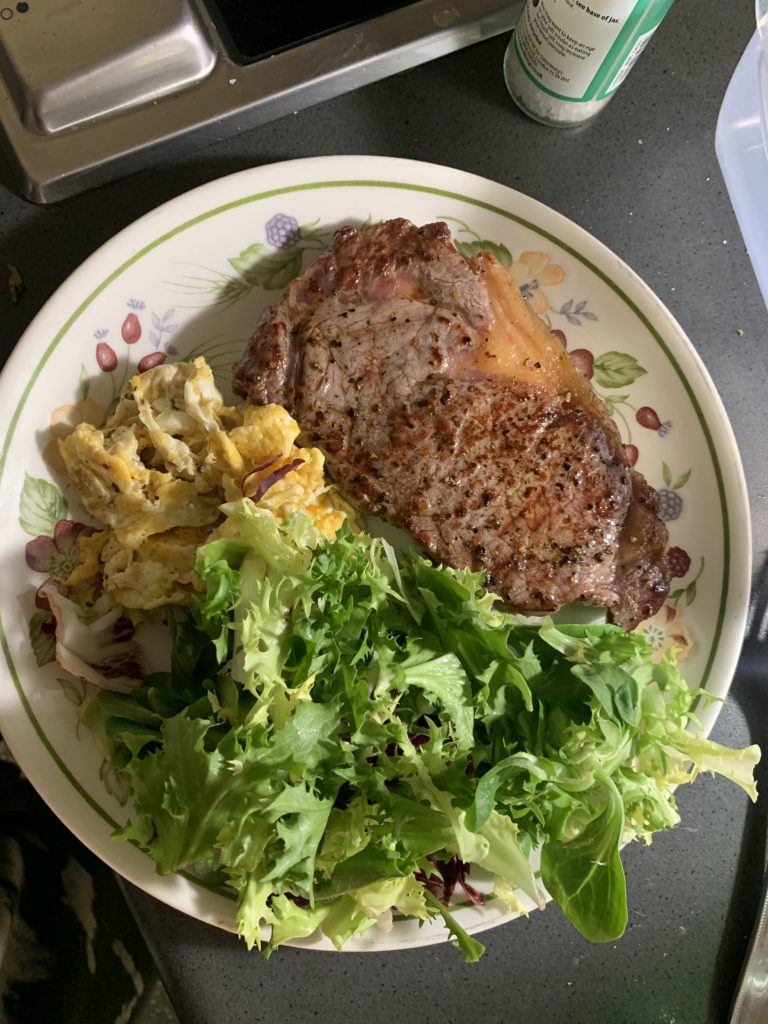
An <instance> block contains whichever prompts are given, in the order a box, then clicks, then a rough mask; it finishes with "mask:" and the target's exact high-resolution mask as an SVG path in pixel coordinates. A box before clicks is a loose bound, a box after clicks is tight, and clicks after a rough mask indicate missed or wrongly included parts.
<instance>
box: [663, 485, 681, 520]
mask: <svg viewBox="0 0 768 1024" xmlns="http://www.w3.org/2000/svg"><path fill="white" fill-rule="evenodd" d="M658 495H659V506H660V514H661V518H662V519H663V520H664V522H665V523H671V522H672V520H673V519H679V518H680V513H681V512H682V511H683V499H682V498H681V497H680V495H679V494H678V493H677V491H670V490H669V488H667V487H662V488H661V489H660V490H659V492H658Z"/></svg>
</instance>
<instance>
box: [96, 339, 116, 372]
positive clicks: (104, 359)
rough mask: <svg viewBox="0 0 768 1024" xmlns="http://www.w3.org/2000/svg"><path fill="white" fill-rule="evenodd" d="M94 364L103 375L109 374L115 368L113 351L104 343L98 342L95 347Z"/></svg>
mask: <svg viewBox="0 0 768 1024" xmlns="http://www.w3.org/2000/svg"><path fill="white" fill-rule="evenodd" d="M96 362H97V363H98V364H99V369H100V370H103V371H104V373H111V372H112V371H113V370H114V368H115V367H116V366H117V356H116V355H115V350H114V349H113V348H112V346H111V345H108V344H107V343H106V341H100V342H99V343H98V345H97V346H96Z"/></svg>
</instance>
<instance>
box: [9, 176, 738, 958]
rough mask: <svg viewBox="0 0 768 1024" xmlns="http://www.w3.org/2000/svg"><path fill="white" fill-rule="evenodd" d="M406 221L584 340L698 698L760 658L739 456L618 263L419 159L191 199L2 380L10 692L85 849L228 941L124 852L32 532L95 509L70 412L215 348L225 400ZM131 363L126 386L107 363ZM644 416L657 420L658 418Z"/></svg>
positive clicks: (368, 945) (29, 342)
mask: <svg viewBox="0 0 768 1024" xmlns="http://www.w3.org/2000/svg"><path fill="white" fill-rule="evenodd" d="M395 216H405V217H408V218H410V219H411V220H413V221H415V222H417V223H427V222H428V221H431V220H436V219H445V220H447V221H448V223H449V224H450V226H451V227H452V229H453V231H454V237H455V238H456V239H457V241H459V242H468V243H471V242H473V241H478V240H487V241H490V242H493V243H495V244H496V245H498V246H504V247H505V248H504V249H503V250H502V256H504V257H505V258H507V260H508V262H511V263H512V271H513V273H514V275H515V276H516V278H517V279H518V282H519V283H520V284H521V286H522V288H523V290H524V292H526V293H527V295H528V296H529V298H530V301H531V302H533V303H534V308H535V309H536V310H537V312H539V313H540V314H541V315H543V316H544V318H545V319H546V320H547V321H548V322H549V323H550V325H551V326H552V328H553V329H556V330H560V331H562V332H563V333H564V334H565V336H566V338H567V345H568V348H569V349H570V350H577V349H581V350H582V358H588V357H586V356H583V350H586V351H588V352H589V353H591V355H592V356H594V357H595V364H594V366H595V371H596V372H595V377H594V378H593V383H594V384H595V385H596V387H597V390H598V392H599V393H600V394H601V395H603V396H604V397H606V398H608V399H609V401H612V403H613V406H614V408H615V411H616V416H617V419H618V422H619V426H620V428H621V430H622V433H623V435H624V440H625V442H626V443H630V444H633V445H635V446H636V449H637V451H638V453H639V460H638V467H639V468H640V470H641V471H642V472H643V473H644V474H645V475H646V476H647V478H648V479H649V480H650V482H651V483H652V484H653V485H654V486H655V487H657V488H662V489H664V490H665V491H666V494H665V495H664V502H665V506H666V508H667V511H668V513H669V514H670V515H671V516H672V517H673V518H671V519H670V521H669V528H670V534H671V543H672V545H673V546H675V547H676V548H678V549H679V552H678V554H677V560H678V567H679V570H680V571H683V570H685V571H684V575H683V576H682V577H680V578H678V579H676V580H674V581H673V582H674V585H673V591H672V595H673V600H672V601H670V602H668V603H667V605H665V607H664V609H663V610H662V613H660V614H659V615H657V616H656V617H655V619H654V620H652V622H651V623H650V624H648V625H647V627H646V628H647V629H649V630H651V631H652V632H653V635H654V637H655V638H656V639H657V641H658V642H659V643H660V644H665V643H669V642H671V639H672V638H673V637H675V638H676V640H677V642H678V643H682V644H683V645H684V646H685V647H686V654H687V658H686V660H685V662H684V664H683V670H684V672H685V675H686V678H687V680H688V681H689V683H690V684H691V686H700V685H701V686H704V687H706V689H707V690H708V691H709V692H710V693H713V694H716V695H717V696H719V697H723V696H725V694H726V692H727V689H728V686H729V684H730V679H731V676H732V673H733V670H734V668H735V664H736V659H737V657H738V653H739V648H740V644H741V639H742V635H743V629H744V621H745V615H746V604H747V597H748V590H749V573H750V565H751V559H750V541H749V517H748V505H747V497H746V489H745V486H744V479H743V474H742V469H741V463H740V460H739V455H738V451H737V448H736V444H735V442H734V439H733V435H732V432H731V429H730V426H729V424H728V421H727V418H726V415H725V412H724V410H723V407H722V405H721V403H720V400H719V398H718V396H717V393H716V392H715V389H714V387H713V384H712V381H711V380H710V378H709V376H708V374H707V372H706V370H705V369H704V366H703V365H702V363H701V361H700V360H699V358H698V356H697V355H696V352H695V351H694V348H693V346H692V345H691V343H690V342H689V341H688V339H687V338H686V336H685V335H684V333H683V331H682V330H681V328H680V327H679V325H678V324H677V323H676V322H675V320H674V319H673V318H672V316H671V315H670V314H669V312H668V311H667V310H666V309H665V308H664V306H663V305H662V303H661V302H660V301H659V299H658V298H656V296H655V295H654V294H653V293H652V292H651V291H650V289H649V288H648V287H647V286H646V285H645V284H644V283H643V282H642V281H641V280H640V279H639V278H638V277H637V276H636V275H635V274H634V273H633V272H632V271H631V270H630V269H629V268H628V267H627V266H626V265H625V264H624V263H622V262H621V260H619V259H618V257H616V256H615V255H614V254H613V253H611V252H610V250H608V249H607V248H606V247H605V246H603V245H602V244H601V243H599V242H597V241H596V240H595V239H594V238H592V237H591V236H590V235H589V234H587V233H586V232H585V231H583V230H582V229H581V228H579V227H577V226H576V225H575V224H573V223H571V222H570V221H568V220H566V219H565V218H564V217H562V216H560V215H559V214H558V213H555V212H554V211H552V210H550V209H548V208H547V207H545V206H542V205H541V204H540V203H537V202H535V201H534V200H532V199H529V198H527V197H526V196H524V195H521V194H520V193H518V192H514V191H512V190H511V189H509V188H506V187H505V186H503V185H499V184H495V183H494V182H491V181H486V180H485V179H484V178H480V177H477V176H475V175H471V174H466V173H464V172H461V171H457V170H453V169H450V168H446V167H439V166H434V165H430V164H423V163H415V162H412V161H407V160H396V159H385V158H380V157H322V158H317V159H309V160H296V161H291V162H287V163H283V164H273V165H271V166H267V167H259V168H254V169H253V170H248V171H244V172H242V173H240V174H235V175H232V176H231V177H228V178H224V179H222V180H219V181H214V182H211V183H210V184H208V185H204V186H202V187H201V188H198V189H195V190H194V191H192V192H189V193H187V194H186V195H182V196H179V197H178V198H177V199H174V200H172V201H171V202H169V203H167V204H166V205H165V206H162V207H160V208H159V209H158V210H155V211H154V212H152V213H149V214H147V215H146V216H145V217H142V218H141V220H139V221H137V222H136V223H135V224H133V225H132V226H131V227H128V228H126V229H125V230H124V231H122V232H121V233H120V234H119V235H117V236H116V237H115V238H113V239H112V240H111V241H110V242H108V243H107V244H106V245H104V246H103V247H102V248H101V249H100V250H99V251H98V252H96V253H95V254H94V255H93V256H91V258H90V259H88V260H87V261H86V262H85V263H84V264H83V265H82V266H81V267H80V269H79V270H77V271H76V272H75V273H74V274H72V276H71V277H70V278H69V280H68V281H66V282H65V284H64V285H62V287H61V288H60V289H59V290H58V291H57V292H56V294H55V295H54V296H53V298H52V299H51V300H50V301H49V302H48V303H47V304H46V306H45V307H44V309H43V310H42V311H41V312H40V314H39V315H38V316H37V318H36V319H35V321H34V322H33V324H32V325H31V326H30V328H29V330H28V331H27V332H26V333H25V335H24V337H23V338H22V340H21V341H20V342H19V344H18V345H17V347H16V349H15V351H14V353H13V355H12V357H11V359H10V360H9V361H8V364H7V366H6V368H5V370H4V372H3V374H2V377H1V378H0V410H1V411H0V420H1V422H0V437H2V454H1V455H0V518H1V521H2V523H3V529H2V533H1V534H0V565H2V571H3V588H2V596H1V597H0V628H1V630H2V642H3V651H4V656H5V665H6V666H7V670H6V671H5V672H3V673H2V678H1V679H0V729H1V730H2V733H3V735H4V737H5V739H6V740H7V742H8V745H9V746H10V748H11V750H12V751H13V753H14V755H15V757H16V758H17V760H18V762H19V764H20V765H21V768H22V769H23V771H24V772H25V774H26V775H27V776H28V777H29V779H30V781H31V782H32V784H33V785H34V786H35V788H36V789H37V790H38V791H39V793H40V794H41V795H42V796H43V798H44V799H45V800H46V801H47V803H48V804H49V805H50V807H51V808H52V809H53V810H54V811H55V812H56V814H57V815H58V816H59V817H60V818H61V819H62V821H63V822H64V823H65V824H66V825H67V826H68V827H69V828H70V829H71V830H72V831H73V832H74V833H75V834H76V835H77V836H78V837H79V838H80V839H81V840H82V841H83V842H84V843H85V844H86V846H88V847H90V848H91V849H92V850H93V851H94V852H95V853H96V854H97V855H98V856H99V857H101V858H102V859H103V860H104V861H106V862H107V863H108V864H110V865H111V866H112V867H113V868H114V869H115V870H117V871H118V872H119V873H120V874H122V875H124V876H125V877H126V878H128V879H130V881H132V882H133V883H134V884H136V885H138V886H139V887H140V888H142V889H144V890H145V891H146V892H149V893H151V894H152V895H154V896H157V897H158V898H160V899H161V900H164V901H165V902H167V903H169V904H170V905H171V906H174V907H176V908H177V909H179V910H182V911H186V912H187V913H189V914H192V915H193V916H195V917H197V918H199V919H200V920H202V921H207V922H210V923H213V924H216V925H219V926H221V927H225V928H231V927H232V926H233V903H232V902H231V901H230V900H228V899H226V898H225V897H223V896H221V895H218V894H216V893H213V892H210V891H208V890H207V889H205V888H203V887H202V886H200V885H199V884H197V883H196V882H195V881H193V880H192V879H190V878H187V877H184V876H182V875H179V874H177V875H172V876H169V877H164V878H161V877H159V876H158V875H157V874H156V873H155V870H154V866H153V863H152V861H151V860H150V859H149V858H148V857H147V856H145V855H144V854H143V853H141V852H139V851H138V850H137V849H135V848H134V847H132V846H130V845H129V844H127V843H118V842H116V841H114V840H113V839H111V838H110V834H111V832H112V830H113V829H114V828H115V827H116V825H117V824H118V823H122V822H123V821H125V820H126V818H127V817H128V809H127V808H126V807H125V806H123V805H122V804H121V802H120V800H119V799H118V797H119V796H120V795H121V794H119V793H118V792H117V790H116V787H115V785H114V781H113V780H112V778H111V777H110V775H109V774H108V773H105V772H104V770H103V766H102V754H101V752H100V751H99V749H98V748H97V745H96V743H95V742H94V740H93V738H92V736H91V735H90V734H89V732H88V731H87V730H86V729H84V728H82V727H81V728H79V729H77V728H76V723H77V717H76V716H77V704H78V701H79V700H80V699H81V698H82V690H81V688H80V686H78V685H74V684H72V683H70V684H69V685H65V686H62V685H61V684H60V682H59V681H58V678H59V677H60V676H61V675H62V673H61V672H60V671H59V670H57V668H56V667H55V666H53V665H47V666H45V667H44V668H40V667H38V665H37V662H36V659H35V657H34V655H33V653H32V649H31V646H30V642H29V639H28V620H29V618H30V616H31V615H32V614H33V612H34V602H33V598H34V593H35V589H36V587H37V586H38V585H39V584H40V583H41V582H42V579H43V577H42V576H41V575H40V574H37V573H34V572H32V571H31V570H30V569H28V568H27V566H26V563H25V559H24V547H25V544H26V543H27V542H28V541H29V540H30V534H34V533H38V532H45V531H50V529H51V519H52V517H55V516H56V515H57V512H56V500H55V499H56V492H55V491H54V490H52V489H51V488H50V486H47V485H49V484H50V483H54V484H55V485H57V486H59V487H61V488H63V489H64V495H65V497H66V500H67V501H68V502H69V505H70V515H72V516H73V517H74V518H77V512H78V510H77V506H76V503H75V502H74V500H73V498H72V495H71V494H68V493H67V492H66V489H65V486H64V482H63V480H62V479H61V477H58V476H57V475H56V473H55V470H52V468H51V466H50V453H51V450H52V446H51V444H50V441H51V423H52V415H53V424H54V430H56V429H60V428H61V427H60V425H61V423H62V421H63V420H66V419H67V417H69V418H70V419H77V418H89V417H90V416H91V415H92V414H93V412H94V404H93V403H95V404H96V405H99V406H102V407H104V406H106V405H107V404H108V403H109V402H110V400H111V399H112V397H113V395H114V394H115V393H116V391H117V390H118V389H119V387H120V385H121V382H122V381H123V380H124V379H125V375H126V372H127V371H128V369H129V368H133V367H135V366H136V364H137V363H138V362H139V360H142V359H145V358H146V357H149V358H150V359H159V358H161V356H163V355H165V356H166V357H167V358H186V357H188V356H191V355H192V354H193V353H194V354H198V353H200V352H202V353H204V354H206V355H207V356H208V358H209V361H210V362H211V363H212V365H213V367H214V370H215V371H216V373H217V376H218V378H219V380H220V381H221V382H222V383H223V384H224V385H225V386H226V383H227V378H228V377H229V376H230V373H231V365H232V363H233V362H234V361H235V360H236V359H237V358H238V356H239V354H240V352H241V351H242V349H243V347H244V346H245V344H246V342H247V339H248V337H249V335H250V333H251V329H252V326H253V324H254V322H255V320H256V318H257V315H258V313H259V310H260V309H261V308H262V307H263V306H264V305H265V304H268V303H269V302H272V301H274V300H275V299H276V297H277V296H278V294H279V289H280V288H282V286H283V285H284V284H285V283H286V281H287V280H288V278H289V277H290V276H291V275H292V274H293V273H295V272H296V271H297V270H298V269H300V267H301V265H302V261H303V262H304V264H306V262H307V261H309V260H310V259H311V258H313V257H314V255H316V254H317V252H318V251H319V250H320V249H321V248H322V246H323V245H324V244H325V243H326V242H327V241H328V239H329V238H330V236H331V233H332V230H333V228H335V227H337V226H339V225H341V224H345V223H358V224H359V223H361V222H363V221H365V220H367V219H368V218H371V219H373V220H379V219H384V218H388V217H395ZM265 257H267V258H266V259H265ZM265 284H266V285H272V286H273V290H266V289H265V288H264V287H262V285H265ZM274 289H277V290H274ZM608 353H612V355H608ZM113 357H116V358H117V366H116V368H115V369H114V370H112V371H109V370H104V369H100V367H103V366H108V365H109V361H110V359H111V358H113ZM641 370H642V371H644V372H642V373H641V372H640V371H641ZM84 396H85V397H84ZM62 406H74V407H75V408H74V409H72V408H69V409H64V410H62V409H61V407H62ZM640 409H646V412H645V414H644V416H643V417H641V418H644V419H645V422H646V424H649V425H646V426H643V425H641V424H640V423H638V421H637V418H636V413H637V411H638V410H640ZM648 409H652V410H653V414H654V415H651V413H650V412H648V411H647V410H648ZM54 410H58V411H57V412H55V413H54ZM658 424H660V427H659V426H658ZM27 478H28V480H27V487H26V491H25V489H24V488H25V479H27ZM30 481H31V482H30ZM39 481H44V483H42V484H41V483H39ZM684 553H685V554H684ZM688 557H689V558H690V568H686V561H687V558H688ZM716 714H717V705H716V704H715V705H713V706H710V707H709V708H708V709H707V710H705V711H704V712H703V714H702V724H703V728H704V731H705V732H708V731H709V730H710V729H711V727H712V724H713V722H714V719H715V716H716ZM648 856H653V852H652V851H650V852H649V853H648ZM457 914H458V918H459V920H460V922H461V924H462V925H464V927H465V928H467V929H468V930H469V931H479V930H482V929H484V928H488V927H491V926H492V925H496V924H499V923H500V922H501V921H502V920H506V919H508V918H509V916H510V915H509V914H507V913H506V912H505V911H504V910H503V908H502V907H501V906H500V905H499V904H498V903H497V902H495V901H491V902H490V903H489V904H488V905H487V906H486V907H485V908H482V909H478V908H476V907H471V906H470V907H466V908H461V909H459V910H458V911H457ZM445 938H446V933H445V930H444V929H443V928H442V927H441V926H439V925H437V924H436V925H435V926H434V927H424V928H421V929H419V928H418V927H417V926H416V925H415V924H412V923H410V922H397V923H396V924H395V926H394V929H393V930H392V931H391V932H389V933H384V932H383V931H379V930H377V929H372V930H371V931H370V932H369V933H368V934H367V935H366V936H363V937H362V938H361V939H358V940H356V941H353V942H350V943H349V945H348V946H347V947H346V948H347V949H351V950H363V949H376V950H383V949H396V948H404V947H408V946H414V945H421V944H424V943H431V942H440V941H443V940H444V939H445ZM305 944H306V943H305ZM309 944H311V945H315V946H323V945H324V943H323V942H317V943H309ZM325 945H326V948H327V944H325Z"/></svg>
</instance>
